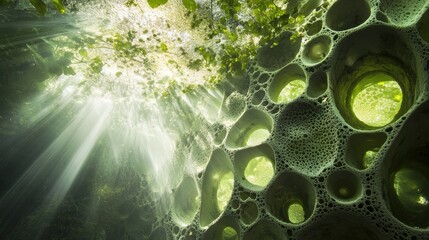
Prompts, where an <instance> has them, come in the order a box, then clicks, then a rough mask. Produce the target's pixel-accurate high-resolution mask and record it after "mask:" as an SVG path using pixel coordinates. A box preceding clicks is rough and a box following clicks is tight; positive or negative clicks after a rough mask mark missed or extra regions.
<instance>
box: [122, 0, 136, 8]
mask: <svg viewBox="0 0 429 240" xmlns="http://www.w3.org/2000/svg"><path fill="white" fill-rule="evenodd" d="M125 6H127V7H131V6H137V3H136V1H135V0H127V1H126V2H125Z"/></svg>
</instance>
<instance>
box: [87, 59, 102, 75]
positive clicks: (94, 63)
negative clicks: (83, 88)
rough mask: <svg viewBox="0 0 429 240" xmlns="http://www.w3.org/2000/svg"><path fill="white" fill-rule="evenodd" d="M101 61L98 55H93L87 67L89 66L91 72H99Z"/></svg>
mask: <svg viewBox="0 0 429 240" xmlns="http://www.w3.org/2000/svg"><path fill="white" fill-rule="evenodd" d="M103 65H104V64H103V61H101V58H100V57H95V58H93V59H92V60H91V63H90V64H89V67H90V68H91V72H92V73H95V74H99V73H101V70H103Z"/></svg>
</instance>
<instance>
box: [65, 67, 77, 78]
mask: <svg viewBox="0 0 429 240" xmlns="http://www.w3.org/2000/svg"><path fill="white" fill-rule="evenodd" d="M64 75H72V76H74V75H76V72H75V71H74V70H73V68H71V67H66V68H64Z"/></svg>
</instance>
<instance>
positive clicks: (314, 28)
mask: <svg viewBox="0 0 429 240" xmlns="http://www.w3.org/2000/svg"><path fill="white" fill-rule="evenodd" d="M322 26H323V21H322V20H317V21H315V22H312V23H309V24H307V25H305V30H306V32H307V34H308V36H313V35H315V34H317V33H319V32H320V30H322Z"/></svg>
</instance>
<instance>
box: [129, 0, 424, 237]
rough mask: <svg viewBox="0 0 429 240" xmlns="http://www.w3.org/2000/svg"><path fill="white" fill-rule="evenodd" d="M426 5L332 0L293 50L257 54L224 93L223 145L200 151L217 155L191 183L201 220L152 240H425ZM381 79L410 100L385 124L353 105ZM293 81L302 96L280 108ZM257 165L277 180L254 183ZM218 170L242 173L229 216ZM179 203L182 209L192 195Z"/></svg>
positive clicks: (219, 134)
mask: <svg viewBox="0 0 429 240" xmlns="http://www.w3.org/2000/svg"><path fill="white" fill-rule="evenodd" d="M297 2H298V1H290V4H291V6H293V5H294V4H295V5H296V4H297ZM315 2H317V1H306V4H309V5H311V4H315ZM296 6H297V5H296ZM318 6H319V5H318ZM428 6H429V2H428V1H423V0H411V1H399V0H398V1H396V0H395V1H393V0H359V1H348V0H338V1H333V2H330V3H324V4H322V5H320V8H323V9H325V10H326V11H325V14H319V15H317V16H316V17H313V18H312V19H311V20H309V24H307V25H306V30H307V33H306V34H304V35H303V36H302V39H298V40H296V41H295V42H291V41H290V39H289V38H290V36H291V33H289V32H285V33H283V34H282V37H281V39H279V45H277V46H275V47H271V48H270V47H263V48H262V49H260V51H259V52H258V55H257V58H256V59H255V60H254V62H253V64H251V65H252V66H251V67H250V68H249V70H248V74H247V75H246V81H245V82H243V83H241V82H240V81H238V80H237V79H232V80H231V81H232V82H231V83H230V84H229V83H228V81H226V83H225V84H223V85H222V86H223V87H224V89H225V96H226V97H225V99H224V101H223V104H222V110H221V111H220V117H219V120H218V122H215V123H212V126H213V127H211V135H213V139H214V140H215V141H213V146H212V148H210V147H204V149H206V150H207V149H208V150H212V149H216V150H212V151H214V153H212V157H211V158H210V159H208V156H207V155H208V154H207V153H206V152H205V153H204V154H203V155H201V156H205V158H206V160H204V161H203V160H199V161H200V162H201V163H207V162H208V164H206V165H204V166H205V170H202V171H201V174H200V175H201V176H200V177H199V178H197V179H196V180H195V181H196V186H198V189H199V191H200V193H201V198H202V203H201V207H200V208H199V210H198V211H199V212H200V214H196V216H195V217H192V216H193V215H192V214H185V215H184V216H185V220H186V221H185V222H186V224H187V226H184V225H183V224H182V225H181V224H180V223H183V221H182V222H179V224H178V223H177V215H178V213H182V212H180V209H186V208H183V207H177V208H178V209H179V210H173V211H172V212H173V214H169V215H168V216H167V217H166V218H165V220H163V221H162V222H163V223H164V225H156V226H155V225H154V227H153V228H152V229H151V230H150V231H151V232H152V234H150V236H151V238H152V239H154V238H155V237H157V239H166V238H168V239H170V238H171V239H208V240H211V239H245V240H249V239H250V240H252V239H263V238H267V237H269V238H270V239H279V240H283V239H292V240H301V239H316V240H318V239H320V240H322V239H333V240H336V239H345V238H347V239H351V240H361V239H362V240H363V239H375V240H377V239H380V240H381V239H398V240H399V239H411V240H417V239H429V196H428V195H429V189H428V184H427V183H428V182H429V177H428V176H429V163H428V161H427V156H429V140H428V138H427V136H428V135H429V127H428V123H429V114H428V113H429V100H428V99H429V71H428V69H429V67H428V66H429V65H428V63H429V45H428V39H429V38H428V36H429V35H428V31H427V27H428V23H429V21H428V19H429V18H428V16H429V14H428V13H429V10H428ZM374 71H375V72H376V71H381V72H383V73H388V74H390V75H391V76H392V79H391V80H393V81H395V84H397V86H399V87H400V88H401V91H402V94H403V96H402V103H401V105H400V107H399V110H398V113H397V114H396V115H395V116H394V117H393V120H392V121H389V123H387V124H382V125H381V126H377V127H371V126H368V125H365V124H364V123H363V122H362V121H360V120H359V119H358V118H356V115H355V114H354V112H353V108H352V105H351V103H352V102H353V100H354V98H355V96H354V95H353V89H354V88H356V87H358V88H360V85H359V84H361V85H362V86H368V85H370V84H371V83H366V82H365V81H363V82H361V80H362V79H368V78H365V77H366V76H368V74H373V73H374ZM369 79H371V78H369ZM294 80H300V81H302V87H304V86H305V90H304V91H303V92H302V93H301V90H300V94H297V95H296V96H295V95H293V96H292V95H291V96H284V97H286V98H287V99H288V101H280V100H279V95H280V92H281V90H282V89H283V88H284V87H285V86H287V84H288V83H290V82H292V81H294ZM225 86H228V87H225ZM241 86H244V87H241ZM243 89H245V90H243ZM358 90H359V89H358ZM365 94H369V95H368V96H365V98H367V99H372V98H374V97H375V96H373V95H371V94H373V93H371V92H365ZM377 94H378V95H380V96H381V95H383V94H384V93H383V92H379V91H378V92H377ZM282 97H283V96H282ZM377 97H378V96H377ZM381 97H383V96H381ZM362 100H364V99H359V101H362ZM365 111H368V112H370V113H371V111H372V112H374V113H376V111H377V108H371V106H369V107H368V109H367V110H365ZM259 129H265V130H263V131H264V132H261V133H259V132H258V130H259ZM253 133H254V134H255V136H253V138H252V137H251V136H250V135H252V134H253ZM256 135H258V136H256ZM196 137H197V139H198V136H197V135H196ZM249 139H250V140H249ZM189 142H190V143H194V142H195V143H197V141H189ZM194 148H195V147H194ZM194 148H191V147H187V149H194ZM196 150H198V148H195V150H194V152H195V151H196ZM213 154H214V155H215V156H216V155H218V156H220V157H218V158H216V157H215V158H213ZM194 155H197V154H194ZM259 157H262V158H263V159H264V161H265V163H271V164H272V166H273V169H272V170H273V172H269V173H267V174H268V175H269V176H268V175H267V178H262V179H263V180H264V182H263V184H260V185H255V184H254V183H252V179H250V181H249V179H246V176H247V178H249V176H248V174H249V173H248V172H247V175H246V174H245V171H246V169H253V171H252V172H251V174H252V175H251V177H255V176H256V175H255V174H256V172H257V171H256V170H255V169H256V167H255V166H254V165H255V163H254V162H253V161H251V160H252V159H255V158H259ZM209 160H210V161H209ZM271 164H270V165H271ZM247 167H249V168H247ZM260 169H264V168H260ZM267 169H268V168H267ZM219 171H220V172H222V173H223V172H229V171H232V172H233V173H234V186H233V193H232V196H231V198H230V199H229V201H227V203H226V206H225V209H224V211H219V210H218V209H216V203H215V198H216V191H217V183H218V180H216V177H217V176H216V174H215V173H216V172H219ZM248 171H249V170H248ZM270 171H271V168H270ZM261 174H262V175H261V176H262V177H265V175H263V173H261ZM186 181H189V182H191V181H190V180H189V179H188V180H186ZM265 184H266V186H265ZM191 189H192V188H191ZM178 190H181V187H179V188H178ZM194 190H195V189H193V190H188V192H189V195H195V194H196V193H195V191H194ZM181 191H183V190H181ZM185 193H186V191H185ZM197 193H198V192H197ZM176 195H177V196H179V197H177V198H178V200H176V202H184V200H183V199H185V198H186V197H185V194H184V193H182V192H178V193H176ZM197 195H198V194H197ZM203 212H204V213H203ZM172 216H173V217H172ZM171 219H173V220H176V222H175V221H172V220H171ZM171 222H173V223H171ZM130 229H131V227H130ZM169 232H172V233H175V232H176V234H172V236H170V235H169V234H168V233H169ZM152 235H153V236H152Z"/></svg>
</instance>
